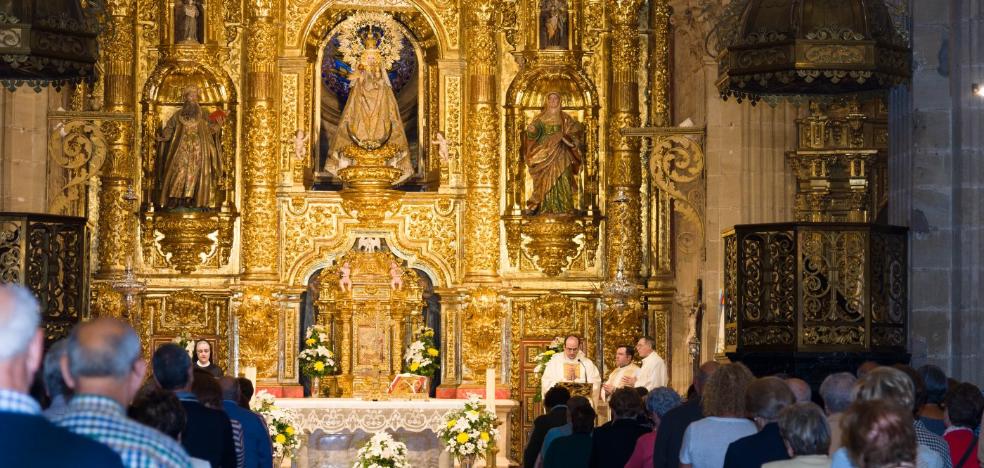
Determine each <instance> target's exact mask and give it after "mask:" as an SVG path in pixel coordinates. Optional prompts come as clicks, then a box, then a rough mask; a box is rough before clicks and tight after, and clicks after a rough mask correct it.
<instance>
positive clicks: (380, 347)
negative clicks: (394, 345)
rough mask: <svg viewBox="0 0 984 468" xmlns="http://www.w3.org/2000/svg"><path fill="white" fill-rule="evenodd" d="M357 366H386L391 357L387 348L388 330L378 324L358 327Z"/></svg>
mask: <svg viewBox="0 0 984 468" xmlns="http://www.w3.org/2000/svg"><path fill="white" fill-rule="evenodd" d="M356 343H358V344H357V345H356V349H355V358H356V359H355V362H356V366H370V367H373V368H384V366H387V364H386V363H387V362H389V359H388V357H387V353H386V350H387V349H388V346H386V330H385V329H383V328H380V327H379V326H376V325H360V326H358V327H357V328H356Z"/></svg>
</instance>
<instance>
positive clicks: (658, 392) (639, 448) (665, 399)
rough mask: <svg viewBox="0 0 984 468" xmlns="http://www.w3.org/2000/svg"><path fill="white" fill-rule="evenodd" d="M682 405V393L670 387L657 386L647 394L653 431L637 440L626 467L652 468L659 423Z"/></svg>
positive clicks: (647, 406)
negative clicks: (668, 413) (672, 410)
mask: <svg viewBox="0 0 984 468" xmlns="http://www.w3.org/2000/svg"><path fill="white" fill-rule="evenodd" d="M679 405H680V395H679V394H678V393H677V392H676V390H673V389H672V388H669V387H656V388H654V389H653V391H651V392H649V394H647V395H646V411H648V412H649V419H650V420H651V421H652V424H653V431H652V432H650V433H648V434H644V435H643V436H642V437H640V438H639V439H638V440H636V445H635V450H633V451H632V456H631V457H629V461H628V462H627V463H626V464H625V468H650V467H652V466H653V447H654V443H655V441H656V433H657V432H658V431H659V423H660V421H661V420H662V419H663V415H664V414H666V413H667V412H669V411H670V410H671V409H673V408H676V407H677V406H679Z"/></svg>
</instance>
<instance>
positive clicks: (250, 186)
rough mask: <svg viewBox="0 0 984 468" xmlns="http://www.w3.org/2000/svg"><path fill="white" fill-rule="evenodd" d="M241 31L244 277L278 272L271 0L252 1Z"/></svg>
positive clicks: (274, 30)
mask: <svg viewBox="0 0 984 468" xmlns="http://www.w3.org/2000/svg"><path fill="white" fill-rule="evenodd" d="M250 5H251V6H250V8H249V11H248V18H249V19H248V21H247V26H246V28H245V29H244V32H245V34H246V37H245V43H246V46H245V47H246V78H245V82H246V93H245V94H246V104H245V106H244V109H243V117H244V122H243V138H242V142H243V146H244V147H243V151H242V154H243V197H242V200H243V218H242V226H243V227H242V241H243V244H242V265H243V272H244V274H243V277H244V279H250V280H275V279H276V278H277V250H278V249H277V211H276V194H275V191H276V183H277V154H278V151H277V138H276V135H277V129H278V127H279V125H278V122H279V120H280V118H279V115H278V113H277V108H276V107H277V104H276V103H277V101H276V97H277V92H276V81H277V77H276V73H275V72H276V63H277V61H276V59H277V57H276V56H277V43H278V35H277V30H278V27H277V26H278V25H277V24H276V22H275V18H274V16H273V15H274V11H273V5H272V3H271V1H270V0H263V1H257V2H251V4H250Z"/></svg>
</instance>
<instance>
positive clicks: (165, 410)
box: [127, 385, 188, 440]
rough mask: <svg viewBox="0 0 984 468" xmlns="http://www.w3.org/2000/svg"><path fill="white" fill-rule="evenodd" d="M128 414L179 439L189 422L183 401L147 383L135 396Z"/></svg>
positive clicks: (135, 419)
mask: <svg viewBox="0 0 984 468" xmlns="http://www.w3.org/2000/svg"><path fill="white" fill-rule="evenodd" d="M127 415H128V416H130V418H132V419H133V420H134V421H137V422H139V423H141V424H143V425H145V426H149V427H152V428H154V429H157V430H158V431H161V432H163V433H165V434H167V435H169V436H171V438H172V439H175V440H177V439H178V436H179V435H180V434H181V433H182V432H184V429H185V425H186V424H187V423H188V416H187V414H185V410H184V407H182V406H181V401H179V400H178V397H177V396H175V395H174V393H172V392H169V391H167V390H164V389H161V388H157V387H155V386H153V385H145V386H144V387H143V388H142V389H140V392H138V393H137V396H136V397H134V399H133V403H131V404H130V409H129V410H127Z"/></svg>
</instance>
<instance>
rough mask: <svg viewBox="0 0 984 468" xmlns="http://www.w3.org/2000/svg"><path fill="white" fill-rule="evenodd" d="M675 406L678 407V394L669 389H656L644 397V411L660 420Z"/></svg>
mask: <svg viewBox="0 0 984 468" xmlns="http://www.w3.org/2000/svg"><path fill="white" fill-rule="evenodd" d="M677 406H680V394H679V393H677V392H676V390H673V389H672V388H670V387H656V388H654V389H653V391H651V392H649V394H648V395H646V410H648V411H649V412H650V413H653V414H655V415H656V416H659V417H661V418H662V417H663V415H665V414H666V413H668V412H669V411H670V410H671V409H673V408H676V407H677Z"/></svg>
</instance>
